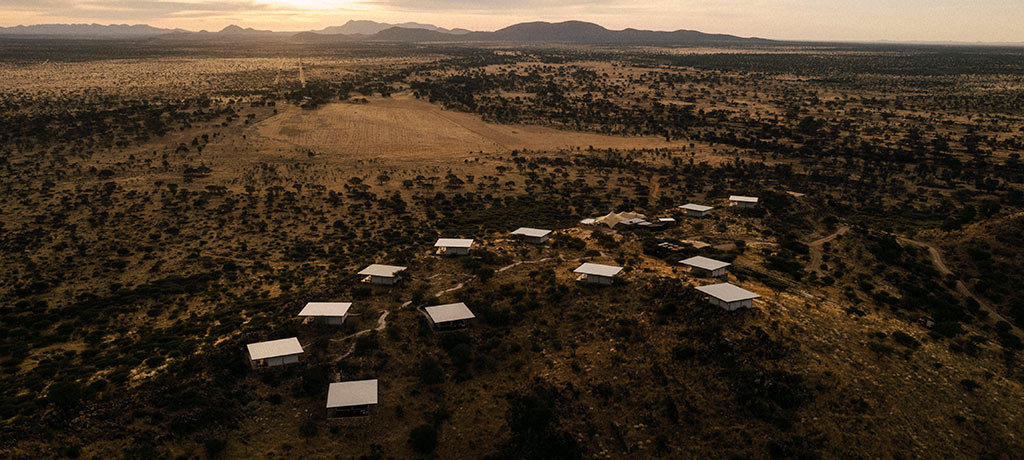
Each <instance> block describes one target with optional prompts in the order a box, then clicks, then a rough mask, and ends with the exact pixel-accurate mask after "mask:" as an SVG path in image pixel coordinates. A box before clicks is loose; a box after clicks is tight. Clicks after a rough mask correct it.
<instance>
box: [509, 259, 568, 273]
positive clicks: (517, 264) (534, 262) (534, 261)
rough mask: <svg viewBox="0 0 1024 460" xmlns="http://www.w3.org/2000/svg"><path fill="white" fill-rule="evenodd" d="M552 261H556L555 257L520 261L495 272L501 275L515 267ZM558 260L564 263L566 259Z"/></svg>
mask: <svg viewBox="0 0 1024 460" xmlns="http://www.w3.org/2000/svg"><path fill="white" fill-rule="evenodd" d="M552 259H554V257H545V258H543V259H537V260H523V261H519V262H516V263H514V264H511V265H506V266H504V267H501V268H499V269H497V270H495V272H497V273H501V272H503V271H506V270H511V269H513V268H515V267H518V266H520V265H522V264H539V263H541V262H547V261H549V260H552ZM558 260H561V261H564V260H565V259H563V258H562V256H558Z"/></svg>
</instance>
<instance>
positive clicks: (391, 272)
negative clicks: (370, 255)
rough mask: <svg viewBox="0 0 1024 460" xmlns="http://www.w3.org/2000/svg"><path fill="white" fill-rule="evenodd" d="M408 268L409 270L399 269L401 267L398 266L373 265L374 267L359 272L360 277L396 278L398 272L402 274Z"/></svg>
mask: <svg viewBox="0 0 1024 460" xmlns="http://www.w3.org/2000/svg"><path fill="white" fill-rule="evenodd" d="M406 268H408V267H399V266H396V265H381V264H373V265H370V266H369V267H366V268H364V269H363V270H362V271H361V272H359V274H360V275H369V276H383V277H385V278H390V277H392V276H395V274H396V273H398V272H400V271H402V270H405V269H406Z"/></svg>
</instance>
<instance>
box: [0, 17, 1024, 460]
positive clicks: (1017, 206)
mask: <svg viewBox="0 0 1024 460" xmlns="http://www.w3.org/2000/svg"><path fill="white" fill-rule="evenodd" d="M578 26H579V27H582V28H584V29H588V30H591V31H592V32H593V33H596V34H603V33H604V32H601V31H600V30H598V29H594V28H592V27H590V26H588V25H578ZM540 27H541V28H544V27H545V26H540ZM574 27H575V26H574ZM219 33H220V32H211V33H208V34H210V35H216V34H219ZM252 33H256V34H259V33H260V32H258V31H254V32H246V31H244V30H241V31H239V30H237V29H235V28H231V29H229V30H228V31H227V32H226V33H225V35H233V34H237V35H239V37H238V38H236V39H233V40H213V41H211V42H209V43H207V44H205V45H204V46H196V42H190V41H174V40H146V41H144V42H133V43H129V42H122V43H118V45H119V46H117V47H114V46H110V42H106V41H94V40H84V41H81V42H75V41H54V40H52V39H46V40H40V41H39V42H38V44H36V43H37V42H32V41H22V40H12V42H17V43H16V45H18V46H10V47H0V60H2V61H3V62H4V63H5V67H4V68H5V74H4V76H5V79H4V87H5V89H6V91H3V92H0V153H2V155H0V189H2V190H3V191H4V195H3V197H2V198H0V212H2V213H3V215H4V219H3V221H2V222H0V229H2V230H3V231H2V232H0V262H2V263H0V329H2V330H3V331H4V334H2V335H0V458H12V459H50V458H55V459H57V458H84V459H93V458H100V459H108V458H110V459H120V458H124V459H132V460H137V459H147V460H151V459H179V458H181V459H234V458H239V459H250V458H282V459H291V458H343V459H360V460H374V459H388V458H395V459H405V458H411V459H429V458H485V459H495V460H534V459H537V460H540V459H544V460H549V459H582V458H609V459H621V458H666V459H674V458H744V459H757V460H761V459H765V460H767V459H783V458H806V459H811V458H823V459H848V458H886V459H889V458H892V459H896V458H905V459H910V458H926V459H931V458H935V459H939V458H941V459H947V458H957V459H959V458H965V459H976V458H995V459H1002V458H1015V457H1016V456H1017V455H1016V453H1017V452H1020V451H1022V450H1024V424H1022V423H1020V422H1021V420H1024V406H1022V405H1021V404H1019V401H1020V400H1021V398H1022V397H1024V367H1021V366H1020V356H1021V355H1020V353H1021V352H1022V351H1024V343H1022V340H1021V338H1022V336H1024V333H1022V332H1021V330H1020V328H1019V326H1020V325H1021V324H1019V320H1020V318H1019V316H1016V315H1013V314H1011V313H1012V312H1014V311H1015V310H1014V309H1013V307H1012V306H1013V305H1014V299H1015V298H1016V297H1015V296H1014V293H1013V290H1012V287H1013V282H1014V281H1015V279H1016V278H1015V277H1016V275H1015V274H1014V272H1013V270H1015V268H1016V267H1018V265H1019V263H1018V262H1017V261H1018V260H1019V259H1020V258H1019V257H1018V253H1019V252H1020V249H1019V248H1020V244H1018V243H1019V242H1020V239H1021V238H1020V236H1021V235H1020V233H1021V230H1020V229H1021V225H1022V224H1021V213H1022V212H1024V201H1022V200H1021V197H1022V196H1024V195H1022V193H1021V187H1022V185H1021V184H1024V168H1021V165H1020V164H1019V162H1018V157H1019V154H1018V152H1019V150H1020V148H1021V146H1022V145H1024V131H1021V130H1020V129H1017V127H1020V126H1024V115H1022V114H1024V99H1021V98H1017V97H1003V96H1007V95H1009V96H1013V95H1014V94H1016V93H1015V91H1017V90H1016V89H1015V88H1016V87H1015V86H1013V84H1012V83H1013V82H1014V81H1016V80H1014V78H1015V77H1012V75H1017V74H1024V60H1021V59H1020V56H1019V51H1014V50H1003V49H973V48H972V49H969V50H964V49H953V48H927V49H920V48H915V47H907V48H900V49H898V50H896V51H898V52H894V50H893V49H892V48H883V49H879V48H876V47H855V46H853V45H851V46H850V47H849V48H844V49H833V48H830V49H828V50H824V51H823V50H822V49H820V48H818V47H798V48H792V47H791V46H790V45H787V46H786V47H780V48H772V49H769V50H768V51H763V52H762V51H758V50H757V49H756V47H742V48H740V49H737V48H736V47H733V46H723V47H717V48H709V49H708V50H707V52H706V53H704V51H705V50H701V52H700V53H690V52H687V53H679V50H678V49H676V48H675V47H664V48H659V47H653V46H651V47H643V48H642V49H640V50H637V48H636V47H634V46H621V47H619V46H611V45H608V46H595V47H584V46H577V44H568V45H566V46H555V45H550V46H536V47H534V46H522V47H514V46H509V45H508V44H507V43H501V44H499V45H497V46H495V45H496V44H498V43H499V42H487V43H485V44H484V45H483V46H476V45H473V44H470V42H465V43H463V44H461V45H459V46H451V44H450V43H443V44H441V45H439V46H437V45H432V44H418V45H416V46H409V45H407V44H405V43H397V44H392V43H385V42H383V41H382V42H376V43H368V44H358V45H353V46H336V45H334V44H333V43H326V44H319V43H318V44H311V45H309V44H301V43H296V42H294V41H292V42H287V41H282V42H277V43H274V42H272V41H270V40H269V39H268V40H262V39H261V40H252V39H251V38H250V36H249V34H252ZM418 33H434V32H432V31H426V30H424V31H421V32H418ZM275 37H277V36H276V35H275ZM318 37H330V36H328V35H320V34H317V37H310V38H314V39H316V38H318ZM343 37H344V36H341V37H333V38H334V39H338V40H344V39H345V38H343ZM286 38H287V37H286ZM275 39H276V38H275ZM25 43H29V44H30V45H33V44H35V46H27V45H25ZM688 51H689V50H688ZM126 56H128V57H130V58H126ZM1008 75H1009V76H1008ZM965 82H969V84H965ZM965 113H970V114H971V116H970V117H966V116H964V114H965ZM733 195H742V196H749V197H756V198H757V201H756V206H754V207H752V208H745V207H741V206H739V205H734V201H733V200H730V197H731V196H733ZM687 203H693V204H699V205H706V206H708V207H710V210H709V211H708V215H706V216H702V217H698V216H692V215H688V214H686V213H684V212H683V210H682V209H680V207H679V206H680V205H684V204H687ZM613 213H628V215H629V216H638V215H642V216H643V218H642V219H644V221H641V222H636V221H632V222H628V221H627V222H626V223H624V224H623V223H620V224H617V225H615V226H614V227H609V226H607V225H605V224H603V223H600V222H606V221H608V220H609V219H604V220H602V221H598V222H593V221H590V220H589V219H593V218H599V217H602V216H608V217H611V216H609V215H610V214H613ZM618 215H620V216H623V215H625V214H618ZM638 218H639V217H638ZM669 219H671V220H669ZM644 222H646V224H645V223H644ZM520 227H532V228H539V229H549V230H552V231H553V232H552V237H551V240H550V241H548V242H547V243H545V244H540V245H534V244H527V243H526V242H524V241H520V240H518V239H514V238H513V237H512V235H511V234H510V233H511V232H512V231H513V230H515V229H517V228H520ZM440 238H469V239H473V240H474V242H473V245H472V249H471V252H470V254H469V255H465V256H441V255H438V254H437V253H436V249H435V247H434V246H435V242H436V241H438V239H440ZM693 256H703V257H707V258H711V259H714V260H716V261H719V262H723V263H727V264H729V265H728V267H727V271H728V273H727V274H724V275H723V277H722V278H721V279H719V280H713V279H709V278H703V277H700V276H698V274H697V273H694V272H690V271H689V270H687V269H686V267H685V266H684V265H682V264H681V263H680V261H681V260H684V259H687V258H690V257H693ZM583 263H597V264H604V265H610V266H615V267H622V270H621V272H619V273H618V274H617V275H616V276H617V279H616V280H615V282H614V283H613V284H611V285H607V286H601V285H593V284H589V283H586V282H584V281H585V280H584V279H581V278H580V276H579V274H577V273H576V272H575V270H576V269H577V268H578V267H580V266H581V264H583ZM370 264H389V265H400V266H403V267H407V268H406V269H405V270H404V271H402V273H401V275H402V277H403V279H402V281H401V282H399V283H398V284H397V285H395V286H383V285H373V284H370V283H367V282H364V280H365V277H364V276H363V275H359V274H358V273H359V272H360V271H362V270H363V269H364V268H366V267H367V266H369V265H370ZM1000 272H1003V273H1002V274H1000ZM1000 276H1002V277H1001V278H1000ZM718 282H728V283H731V284H733V285H735V286H737V287H740V288H742V289H745V290H749V291H751V292H752V293H754V294H756V295H757V296H758V297H757V298H756V299H753V300H752V303H751V306H750V308H739V309H737V310H735V311H727V310H725V309H723V308H720V307H718V306H716V305H713V304H712V303H711V302H710V300H709V299H708V298H707V297H706V296H705V295H703V294H701V293H700V291H698V290H697V289H696V288H697V287H704V286H708V285H711V284H717V283H718ZM986 284H987V286H986ZM979 299H980V301H979ZM310 302H337V303H346V302H350V303H351V309H350V310H349V311H348V312H347V316H346V318H345V320H344V325H341V326H330V325H317V324H313V323H312V322H307V321H306V319H305V318H303V317H300V316H299V312H300V311H302V310H303V309H304V308H305V307H306V305H307V303H310ZM457 302H464V303H465V304H466V305H467V307H468V309H470V310H471V312H472V313H473V314H474V315H475V318H473V319H472V320H470V321H469V322H468V324H467V327H466V328H465V329H461V330H458V331H455V332H444V333H442V332H440V331H439V330H438V329H437V327H436V326H435V325H432V322H431V320H430V319H429V318H428V315H427V313H426V308H427V307H429V306H436V305H442V304H452V303H457ZM1001 318H1005V320H1004V319H1001ZM288 338H295V341H297V342H298V345H299V346H301V348H302V353H301V358H300V360H299V362H298V363H294V364H288V365H287V366H285V367H281V368H270V369H267V368H259V367H260V366H259V363H255V364H256V366H254V365H253V364H254V363H252V360H251V359H250V358H251V356H252V355H251V354H250V352H251V349H250V348H249V347H248V345H250V344H255V343H259V342H264V341H271V340H277V339H288ZM282 361H283V360H282ZM254 367H256V368H258V369H256V368H254ZM370 379H375V380H377V382H378V387H377V388H378V392H377V394H376V396H377V398H376V403H375V405H374V406H373V407H372V408H368V411H369V417H368V418H365V419H360V420H353V419H347V420H334V419H330V418H329V417H328V414H329V413H328V411H327V407H326V406H327V403H328V401H329V398H328V395H329V388H330V385H331V384H332V383H344V382H351V381H360V380H370ZM352 413H358V411H352Z"/></svg>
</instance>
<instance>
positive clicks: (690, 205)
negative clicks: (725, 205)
mask: <svg viewBox="0 0 1024 460" xmlns="http://www.w3.org/2000/svg"><path fill="white" fill-rule="evenodd" d="M679 208H680V209H685V210H687V211H697V212H707V211H710V210H712V209H715V207H714V206H704V205H702V204H696V203H686V204H684V205H682V206H680V207H679Z"/></svg>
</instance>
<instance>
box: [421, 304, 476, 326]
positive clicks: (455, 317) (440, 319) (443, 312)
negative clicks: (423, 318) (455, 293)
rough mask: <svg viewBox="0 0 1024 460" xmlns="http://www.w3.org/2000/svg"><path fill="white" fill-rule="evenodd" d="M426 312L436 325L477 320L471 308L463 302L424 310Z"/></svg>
mask: <svg viewBox="0 0 1024 460" xmlns="http://www.w3.org/2000/svg"><path fill="white" fill-rule="evenodd" d="M424 310H426V311H427V315H428V316H430V320H431V321H433V322H434V323H444V322H448V321H459V320H463V319H473V318H476V315H474V314H473V312H471V311H469V307H467V306H466V304H464V303H462V302H459V303H450V304H447V305H436V306H433V307H427V308H424Z"/></svg>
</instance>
